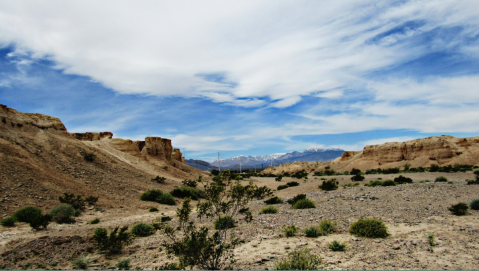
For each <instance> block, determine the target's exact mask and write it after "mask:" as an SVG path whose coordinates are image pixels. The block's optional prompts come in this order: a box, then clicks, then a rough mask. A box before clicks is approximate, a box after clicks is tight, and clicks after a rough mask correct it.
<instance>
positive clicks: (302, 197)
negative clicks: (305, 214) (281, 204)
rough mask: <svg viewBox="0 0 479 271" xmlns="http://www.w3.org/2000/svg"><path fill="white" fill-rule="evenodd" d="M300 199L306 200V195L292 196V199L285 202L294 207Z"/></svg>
mask: <svg viewBox="0 0 479 271" xmlns="http://www.w3.org/2000/svg"><path fill="white" fill-rule="evenodd" d="M302 199H306V194H298V195H296V196H294V197H293V198H292V199H288V200H287V201H286V202H287V203H289V204H291V205H294V204H295V203H296V202H298V201H300V200H302Z"/></svg>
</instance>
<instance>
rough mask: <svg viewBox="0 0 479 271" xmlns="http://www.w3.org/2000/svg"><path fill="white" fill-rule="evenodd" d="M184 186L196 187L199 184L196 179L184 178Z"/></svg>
mask: <svg viewBox="0 0 479 271" xmlns="http://www.w3.org/2000/svg"><path fill="white" fill-rule="evenodd" d="M181 183H182V184H183V185H184V186H189V187H193V188H196V186H197V185H198V183H197V182H196V181H192V180H184V181H183V182H181Z"/></svg>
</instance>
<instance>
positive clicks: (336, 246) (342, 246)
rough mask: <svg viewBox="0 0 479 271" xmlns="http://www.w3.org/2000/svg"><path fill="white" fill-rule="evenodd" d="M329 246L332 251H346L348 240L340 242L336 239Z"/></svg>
mask: <svg viewBox="0 0 479 271" xmlns="http://www.w3.org/2000/svg"><path fill="white" fill-rule="evenodd" d="M328 248H329V249H331V250H332V251H346V242H343V243H340V242H338V241H336V240H334V241H333V242H331V243H329V244H328Z"/></svg>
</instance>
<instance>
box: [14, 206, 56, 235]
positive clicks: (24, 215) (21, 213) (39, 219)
mask: <svg viewBox="0 0 479 271" xmlns="http://www.w3.org/2000/svg"><path fill="white" fill-rule="evenodd" d="M13 216H14V217H15V219H16V220H17V221H18V222H26V223H28V224H30V227H32V228H33V229H34V230H41V229H45V230H46V229H47V226H48V224H50V221H51V220H52V216H51V215H50V214H46V215H43V214H42V210H41V209H40V208H38V207H25V208H22V209H20V210H18V211H17V212H16V213H15V214H14V215H13Z"/></svg>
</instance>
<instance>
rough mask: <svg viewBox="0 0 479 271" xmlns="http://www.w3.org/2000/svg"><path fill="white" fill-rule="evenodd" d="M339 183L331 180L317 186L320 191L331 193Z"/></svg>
mask: <svg viewBox="0 0 479 271" xmlns="http://www.w3.org/2000/svg"><path fill="white" fill-rule="evenodd" d="M338 184H339V182H338V181H336V179H331V180H327V181H323V183H322V184H321V185H320V186H319V188H320V189H321V190H325V191H332V190H336V189H338Z"/></svg>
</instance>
